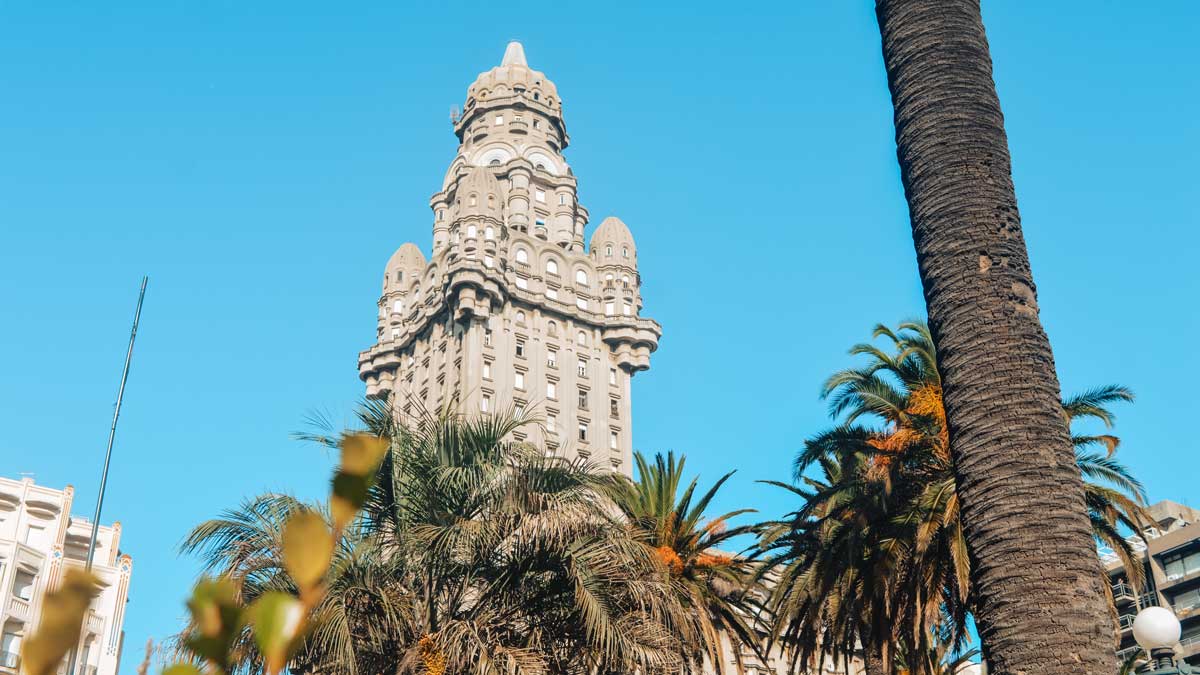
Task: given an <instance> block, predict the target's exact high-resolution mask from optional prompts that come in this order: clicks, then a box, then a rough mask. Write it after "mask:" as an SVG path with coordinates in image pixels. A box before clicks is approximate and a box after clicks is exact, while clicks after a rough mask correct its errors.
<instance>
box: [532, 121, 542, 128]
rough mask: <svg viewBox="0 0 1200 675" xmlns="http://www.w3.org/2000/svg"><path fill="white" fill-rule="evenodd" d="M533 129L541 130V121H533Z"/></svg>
mask: <svg viewBox="0 0 1200 675" xmlns="http://www.w3.org/2000/svg"><path fill="white" fill-rule="evenodd" d="M533 128H534V129H541V128H542V121H541V120H534V121H533Z"/></svg>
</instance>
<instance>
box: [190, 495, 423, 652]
mask: <svg viewBox="0 0 1200 675" xmlns="http://www.w3.org/2000/svg"><path fill="white" fill-rule="evenodd" d="M299 511H316V512H319V513H321V514H322V515H323V516H325V517H326V520H328V514H327V512H326V511H327V510H326V509H325V508H324V507H323V506H321V505H314V504H308V503H304V502H301V501H299V500H297V499H295V498H294V497H291V496H288V495H282V494H265V495H261V496H259V497H256V498H253V499H250V500H247V501H245V502H243V503H242V504H241V505H240V506H239V507H238V508H235V509H229V510H226V511H225V512H224V513H223V514H222V515H221V516H220V517H218V518H214V519H212V520H208V521H205V522H203V523H201V524H200V525H197V526H196V527H195V528H194V529H193V530H192V531H191V533H189V534H188V536H187V538H185V539H184V542H183V544H182V546H181V550H182V552H184V553H187V554H194V555H198V556H200V559H201V561H202V562H203V565H204V570H205V572H207V573H215V574H219V575H221V576H225V577H228V578H230V579H232V580H233V581H234V582H235V583H236V585H237V586H238V588H239V590H240V593H241V600H242V601H243V603H245V604H247V605H248V604H250V603H252V602H254V600H256V599H257V598H258V597H259V596H261V595H263V594H264V593H267V592H270V591H283V592H286V593H292V594H296V593H298V589H297V587H296V584H295V583H294V582H293V581H292V580H291V578H290V577H289V576H288V574H287V572H286V570H285V569H284V566H283V539H282V537H283V527H284V524H285V523H286V522H287V520H288V518H289V517H291V516H292V515H293V514H295V513H297V512H299ZM399 580H400V575H399V574H397V570H396V569H395V568H394V567H393V565H392V560H391V559H389V557H387V556H385V555H383V554H382V551H380V549H379V547H378V546H377V544H376V543H375V542H374V541H373V540H372V538H371V537H370V536H369V533H367V532H366V531H365V530H364V529H363V528H361V527H351V528H348V529H347V530H346V531H345V532H344V533H343V536H342V538H341V540H340V542H339V545H338V546H337V547H336V548H335V551H334V560H333V564H332V566H331V572H330V576H329V578H328V592H327V593H326V595H325V597H324V599H323V600H322V602H321V604H320V605H319V606H318V607H317V609H316V615H317V617H319V620H318V622H317V624H318V626H319V628H318V629H317V630H316V631H315V632H314V633H313V634H312V635H311V636H309V639H308V640H307V642H306V645H305V648H304V649H303V650H301V652H300V654H299V655H298V656H297V657H296V664H295V666H294V667H293V669H292V670H293V671H296V672H309V671H311V672H334V673H349V674H351V675H353V674H355V673H358V672H360V671H361V672H365V673H376V672H381V671H383V670H387V669H388V668H386V666H387V665H388V664H389V663H391V662H392V661H393V659H392V658H391V656H390V653H391V651H392V650H393V649H394V647H395V645H396V643H397V642H398V641H402V640H403V638H404V636H405V634H406V633H407V634H411V632H412V630H411V623H412V621H411V609H412V607H411V597H410V594H409V593H408V592H406V591H405V589H404V588H403V586H402V585H401V584H400V583H399ZM234 660H235V662H236V663H238V664H239V665H240V668H239V670H240V671H241V672H246V673H255V672H261V671H262V669H263V662H262V657H261V655H260V653H259V651H258V648H257V646H256V645H255V643H254V641H253V639H252V638H251V637H250V635H249V633H248V632H245V633H243V635H242V638H241V640H239V642H238V643H237V646H236V653H235V659H234Z"/></svg>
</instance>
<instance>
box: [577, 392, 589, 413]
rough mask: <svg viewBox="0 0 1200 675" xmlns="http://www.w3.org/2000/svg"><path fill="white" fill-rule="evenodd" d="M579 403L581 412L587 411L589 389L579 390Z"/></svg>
mask: <svg viewBox="0 0 1200 675" xmlns="http://www.w3.org/2000/svg"><path fill="white" fill-rule="evenodd" d="M578 402H579V408H580V409H581V410H587V389H580V390H579V399H578Z"/></svg>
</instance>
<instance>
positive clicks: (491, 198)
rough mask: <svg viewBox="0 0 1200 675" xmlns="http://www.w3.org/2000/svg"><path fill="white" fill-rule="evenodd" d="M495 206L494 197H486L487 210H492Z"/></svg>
mask: <svg viewBox="0 0 1200 675" xmlns="http://www.w3.org/2000/svg"><path fill="white" fill-rule="evenodd" d="M495 205H496V195H488V208H492V207H494V206H495Z"/></svg>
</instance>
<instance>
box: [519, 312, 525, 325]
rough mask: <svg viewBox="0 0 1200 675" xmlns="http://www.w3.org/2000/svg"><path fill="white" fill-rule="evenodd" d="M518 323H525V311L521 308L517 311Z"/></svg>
mask: <svg viewBox="0 0 1200 675" xmlns="http://www.w3.org/2000/svg"><path fill="white" fill-rule="evenodd" d="M517 323H518V324H520V325H522V326H524V325H525V312H522V311H520V310H518V311H517Z"/></svg>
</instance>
